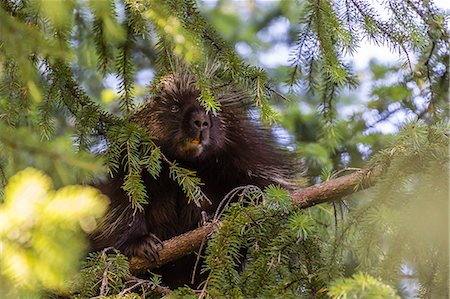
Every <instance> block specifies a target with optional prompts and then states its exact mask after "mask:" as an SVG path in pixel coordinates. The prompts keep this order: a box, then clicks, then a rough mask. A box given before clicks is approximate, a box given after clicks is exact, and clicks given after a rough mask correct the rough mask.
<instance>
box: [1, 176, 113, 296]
mask: <svg viewBox="0 0 450 299" xmlns="http://www.w3.org/2000/svg"><path fill="white" fill-rule="evenodd" d="M4 196H5V199H4V202H3V203H2V204H1V205H0V215H1V218H0V227H1V230H0V247H1V248H2V255H1V256H0V265H1V272H0V278H1V281H2V282H1V283H0V287H1V292H2V294H3V295H4V296H6V298H18V297H20V298H25V297H29V296H39V295H40V294H42V291H43V289H44V288H45V289H47V290H53V291H57V292H67V291H68V284H67V281H68V279H69V278H71V277H73V275H74V274H75V270H76V268H77V266H78V264H79V261H80V258H81V256H82V255H83V254H84V250H85V248H86V247H85V242H84V236H83V234H82V232H83V231H88V232H89V231H92V230H93V229H94V228H95V219H96V218H98V217H100V216H101V215H102V214H103V212H104V211H105V210H106V206H107V200H106V198H105V197H104V196H102V195H101V194H100V193H99V192H98V191H97V190H95V189H94V188H92V187H83V186H66V187H63V188H61V189H59V190H57V191H54V190H52V181H51V179H50V178H49V177H48V176H46V175H45V174H43V173H42V172H40V171H38V170H36V169H32V168H27V169H25V170H23V171H21V172H19V173H17V174H16V175H15V176H13V177H12V178H11V179H10V180H9V183H8V185H7V186H6V189H5V195H4Z"/></svg>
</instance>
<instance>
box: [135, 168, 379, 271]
mask: <svg viewBox="0 0 450 299" xmlns="http://www.w3.org/2000/svg"><path fill="white" fill-rule="evenodd" d="M381 172H382V169H381V167H374V168H372V169H364V170H360V171H357V172H354V173H352V174H349V175H346V176H343V177H339V178H336V179H332V180H329V181H326V182H323V183H321V184H317V185H313V186H311V187H308V188H304V189H296V190H294V191H292V192H291V197H292V201H293V203H294V205H295V206H297V207H298V208H300V209H305V208H308V207H312V206H314V205H317V204H320V203H324V202H331V201H334V200H336V199H339V198H342V197H344V196H347V195H350V194H352V193H355V192H357V191H359V190H363V189H365V188H368V187H370V186H372V185H373V184H374V183H375V181H376V180H377V179H378V178H379V177H380V175H381ZM220 225H221V224H220V222H213V223H209V224H207V225H205V226H202V227H200V228H197V229H195V230H193V231H189V232H187V233H185V234H182V235H179V236H176V237H174V238H172V239H169V240H166V241H164V242H163V246H162V249H161V250H160V251H159V252H158V255H159V259H158V260H157V261H150V260H145V259H142V258H137V257H133V258H131V260H130V270H131V271H132V272H134V273H142V272H144V271H146V270H148V269H153V268H157V267H160V266H162V265H164V264H166V263H169V262H171V261H174V260H176V259H178V258H180V257H183V256H185V255H188V254H190V253H193V252H195V251H197V250H198V249H199V248H200V245H201V244H202V242H203V240H204V239H205V238H208V236H209V235H210V234H212V233H213V232H215V231H216V229H217V228H218V227H219V226H220Z"/></svg>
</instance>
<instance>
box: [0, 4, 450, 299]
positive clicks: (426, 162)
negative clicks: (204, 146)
mask: <svg viewBox="0 0 450 299" xmlns="http://www.w3.org/2000/svg"><path fill="white" fill-rule="evenodd" d="M249 3H250V4H248V5H249V7H250V9H249V10H248V11H249V13H248V14H247V15H243V14H239V13H237V12H236V13H232V11H233V9H236V7H235V4H236V3H233V2H230V1H218V2H217V3H216V4H209V5H206V6H202V5H199V4H198V3H197V2H196V1H193V0H152V1H147V0H121V1H113V0H91V1H75V0H71V1H61V2H53V1H47V0H0V64H1V65H0V211H1V214H0V215H1V218H0V227H1V230H0V250H1V252H2V255H1V256H0V265H1V267H0V291H1V292H2V293H3V292H4V294H5V295H6V297H7V298H16V297H18V296H19V297H26V296H42V294H44V292H47V291H49V292H56V293H71V294H72V296H74V297H79V298H86V297H93V296H97V295H98V296H113V297H117V298H143V297H148V296H155V297H160V296H162V295H166V296H168V297H174V298H178V297H192V298H205V297H206V298H216V297H217V298H223V297H228V298H235V297H236V298H285V297H291V298H299V297H300V298H303V297H305V298H322V297H323V298H327V297H332V298H347V297H352V298H398V297H402V298H408V297H411V296H418V297H420V298H444V297H446V296H448V294H449V290H448V281H449V277H448V259H449V256H448V254H449V244H448V236H449V232H448V197H449V190H448V185H449V184H448V175H449V161H448V157H449V155H448V149H449V140H448V138H449V137H448V132H449V122H448V121H449V119H448V112H449V105H448V87H449V86H448V70H449V65H448V63H449V57H448V55H449V54H448V53H449V51H448V42H449V33H448V24H447V23H446V22H447V19H448V15H446V14H445V13H444V12H442V11H440V10H439V9H438V8H437V7H436V6H435V5H434V4H433V3H432V2H430V1H416V0H396V1H385V2H383V4H382V5H383V7H382V9H384V10H385V12H386V14H387V15H388V16H389V18H388V19H385V18H383V17H382V16H381V15H380V13H379V10H378V8H376V7H373V6H372V5H371V4H370V3H369V2H366V1H362V0H346V1H323V0H322V1H310V0H304V1H298V2H297V1H281V2H270V4H267V5H262V6H264V7H262V6H258V5H256V4H255V5H254V6H252V3H253V2H252V1H249ZM240 5H243V4H242V3H241V4H240ZM199 8H200V9H201V10H199ZM280 19H282V20H284V21H289V24H290V25H289V26H288V30H287V32H286V34H285V36H283V37H278V38H280V39H281V41H280V40H278V41H275V40H270V38H269V39H265V40H264V38H261V36H262V35H264V33H267V31H270V30H271V28H272V26H273V24H274V22H276V21H277V20H280ZM363 41H369V42H372V43H374V44H381V45H387V46H388V47H389V48H390V49H391V50H392V51H397V52H398V53H399V55H400V57H402V61H400V62H399V63H398V64H395V65H383V64H380V63H377V62H375V61H374V62H372V63H371V65H370V71H371V76H372V78H371V81H370V84H371V86H370V88H371V91H370V101H369V102H363V101H361V100H360V99H358V94H357V93H356V92H354V91H353V89H352V88H355V87H357V86H358V85H359V84H360V83H361V82H360V80H358V75H357V73H356V71H355V69H354V65H352V64H351V63H349V62H348V59H347V57H348V55H352V54H353V53H356V52H357V51H360V50H361V49H359V47H360V46H361V44H362V42H363ZM276 43H284V44H286V45H288V46H289V47H291V48H293V49H295V50H294V51H293V53H292V57H291V66H290V67H286V66H281V67H276V68H270V67H269V68H267V70H264V69H263V68H260V67H257V66H254V65H256V64H258V62H259V58H258V56H257V53H259V52H257V51H256V50H255V47H257V46H259V47H261V46H262V47H265V48H268V49H270V48H271V47H272V46H273V45H272V44H276ZM236 45H237V46H236ZM243 45H246V46H247V47H249V53H250V54H249V55H247V57H246V59H243V58H242V57H241V55H239V54H238V53H237V52H236V50H235V48H236V47H237V48H239V46H243ZM175 61H181V62H182V63H183V64H185V65H187V66H188V67H189V68H190V69H191V70H192V72H193V73H194V74H195V75H196V76H197V77H198V83H197V84H198V87H199V88H200V90H201V96H200V97H199V99H198V100H199V101H200V104H201V105H202V106H203V107H204V108H205V109H206V110H207V111H210V112H211V113H215V112H217V111H218V110H220V105H219V104H218V103H217V102H216V101H215V100H214V96H213V94H214V93H213V91H214V86H219V85H231V86H235V87H239V88H242V89H245V90H248V91H249V92H250V93H251V95H252V97H253V98H254V105H255V107H256V108H258V109H259V110H258V111H259V115H260V118H261V121H263V122H268V123H270V124H273V123H275V122H278V124H279V125H282V126H283V127H284V128H285V129H286V130H287V132H289V134H290V136H291V137H292V138H291V139H290V140H289V141H288V142H287V143H288V144H287V145H288V146H289V147H290V148H292V149H293V151H294V152H296V153H297V154H298V155H299V157H301V158H302V159H303V160H304V161H305V164H307V166H308V174H307V176H306V179H307V180H308V181H309V183H320V182H326V181H332V180H333V179H334V178H337V177H339V176H340V175H341V174H342V173H343V172H348V171H354V170H355V169H360V168H363V167H364V168H366V169H369V171H371V170H373V171H375V170H377V171H378V170H380V169H381V174H379V175H377V182H376V184H375V186H374V187H372V188H370V189H369V190H367V191H362V192H358V193H355V194H352V195H350V196H346V197H342V196H335V197H332V199H333V201H332V202H331V203H324V204H321V205H317V206H314V207H309V208H307V209H306V208H305V207H301V206H299V205H298V204H296V203H295V202H293V201H292V200H291V198H290V196H289V194H288V193H287V192H286V191H284V190H282V189H280V188H279V187H277V186H270V187H268V188H267V189H265V190H259V189H256V188H249V187H247V188H243V189H242V190H237V191H236V192H237V193H236V194H238V196H240V197H241V198H242V199H243V200H242V201H240V202H239V203H232V204H230V205H229V206H228V207H227V209H226V211H225V212H224V213H223V215H220V217H219V218H218V219H216V220H220V221H221V222H220V223H221V224H220V228H219V229H218V230H217V231H216V232H215V233H214V235H213V237H212V238H211V239H210V240H209V241H208V243H207V245H205V246H206V258H205V262H204V264H203V265H199V267H202V270H203V271H205V274H206V280H205V281H204V283H203V289H202V290H200V291H196V290H191V289H189V288H180V289H177V290H168V289H167V288H165V287H164V286H162V285H161V283H160V279H159V278H158V277H157V276H154V277H153V279H152V280H142V279H138V278H136V277H134V276H132V273H131V272H130V269H129V265H128V263H127V260H126V258H125V257H124V256H122V255H120V254H119V253H118V252H116V251H114V250H113V249H105V251H103V252H98V253H92V254H91V255H89V257H88V259H87V261H85V266H84V268H83V270H81V271H79V272H78V274H74V272H75V270H77V267H78V261H80V260H81V258H80V256H81V254H82V252H83V249H84V247H85V246H84V245H83V244H84V243H83V238H82V235H83V233H85V232H89V231H91V230H92V229H93V228H94V227H95V225H96V220H95V219H96V218H98V217H99V216H100V215H101V214H102V213H103V211H104V209H105V203H104V201H105V199H104V198H103V196H101V195H100V194H99V193H98V192H97V191H95V190H93V189H92V188H90V187H81V186H71V185H77V184H89V183H91V182H92V180H93V178H95V177H98V176H102V175H105V174H106V172H108V171H109V172H111V173H113V172H114V171H115V170H117V169H118V167H122V157H124V156H126V157H127V158H126V159H125V163H124V164H125V165H123V167H124V171H125V173H126V177H125V181H124V185H123V186H122V188H123V189H124V190H125V191H126V192H127V194H128V196H129V198H130V205H132V206H133V208H134V209H137V210H139V209H142V205H144V204H148V203H149V202H150V203H151V199H149V198H148V196H147V194H146V193H145V186H144V185H143V181H142V179H141V177H140V174H141V172H142V171H144V170H145V171H148V172H149V173H150V174H152V175H153V176H155V177H156V176H158V175H159V172H160V170H161V165H162V163H167V164H168V165H169V167H170V170H171V171H170V175H171V177H172V179H174V180H175V181H176V182H177V183H178V184H180V186H181V187H182V189H183V191H184V192H185V193H186V195H187V196H188V197H189V198H190V199H192V200H194V201H196V202H199V201H201V200H203V196H202V192H201V182H200V181H199V180H198V178H197V177H196V176H195V172H193V171H192V170H191V169H184V168H181V167H179V165H178V164H177V163H176V161H170V160H169V159H167V158H166V157H165V155H164V152H162V151H161V150H160V148H159V147H158V146H156V145H155V143H154V142H153V139H152V138H151V136H148V134H147V132H146V130H145V129H144V128H141V127H139V126H138V125H137V124H135V123H133V122H132V121H131V118H132V116H133V113H135V112H136V111H138V110H139V107H140V104H141V103H143V102H144V101H145V98H146V96H147V95H148V94H149V93H152V92H153V91H154V89H153V88H154V87H155V86H156V85H157V84H158V80H159V79H160V78H161V77H163V76H164V75H166V74H168V73H170V72H171V71H172V69H173V64H174V62H175ZM211 61H213V63H216V64H217V65H220V67H221V68H222V69H223V70H224V71H223V72H221V76H220V77H214V78H210V77H209V76H208V75H207V74H205V72H204V70H205V67H206V65H207V64H208V63H211ZM146 73H147V74H148V73H152V74H153V75H154V76H153V79H152V85H151V86H150V88H148V87H145V86H143V84H142V82H140V81H142V80H140V79H139V78H140V76H142V75H143V74H146ZM392 78H394V79H392ZM111 82H114V84H116V86H111ZM149 83H150V82H145V83H144V85H145V84H149ZM286 98H287V99H289V100H288V101H286ZM355 102H357V103H359V104H361V105H364V109H361V110H357V111H355V112H354V113H352V114H351V115H350V116H345V115H343V114H342V113H340V111H339V108H340V107H346V106H350V104H352V103H355ZM300 107H301V108H302V109H300ZM317 108H318V109H317ZM308 111H313V112H311V113H309V112H308ZM316 111H317V112H316ZM397 112H401V113H403V114H405V115H408V116H409V117H410V118H412V119H411V120H409V121H408V122H407V123H406V124H403V126H402V128H401V130H398V131H397V132H396V133H394V134H380V133H379V132H377V131H376V128H377V126H378V125H379V124H380V123H383V122H387V121H389V120H391V119H392V117H393V115H395V113H397ZM369 114H370V115H372V117H368V115H369ZM283 132H284V131H283ZM29 167H33V168H35V169H30V168H29ZM24 169H26V170H24ZM43 173H45V174H43ZM52 182H53V183H52ZM52 184H53V185H54V188H55V189H57V191H53V190H52V189H53V187H52ZM361 184H362V181H361ZM299 186H300V182H299ZM299 188H300V187H299ZM355 191H356V190H355ZM338 195H339V194H338ZM336 197H338V198H336ZM329 201H331V198H330V200H329ZM243 249H245V250H246V251H247V254H246V257H245V259H246V262H245V267H244V268H243V269H242V271H238V268H239V265H240V263H241V262H242V257H241V254H242V252H243ZM55 257H56V258H55ZM69 281H72V282H69ZM75 282H76V283H75Z"/></svg>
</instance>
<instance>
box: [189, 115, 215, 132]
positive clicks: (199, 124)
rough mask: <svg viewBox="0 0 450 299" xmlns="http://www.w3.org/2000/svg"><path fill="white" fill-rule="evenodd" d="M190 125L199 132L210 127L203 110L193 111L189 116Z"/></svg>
mask: <svg viewBox="0 0 450 299" xmlns="http://www.w3.org/2000/svg"><path fill="white" fill-rule="evenodd" d="M191 117H192V118H191V126H192V128H194V129H197V130H199V131H200V132H201V131H203V130H205V129H208V128H209V127H210V121H209V117H208V115H206V113H204V112H203V111H195V112H193V113H192V116H191Z"/></svg>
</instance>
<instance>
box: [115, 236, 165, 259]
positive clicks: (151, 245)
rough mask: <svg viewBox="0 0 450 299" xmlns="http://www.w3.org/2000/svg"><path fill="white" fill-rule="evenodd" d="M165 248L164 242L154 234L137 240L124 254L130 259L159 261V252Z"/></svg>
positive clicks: (128, 245) (126, 248) (129, 245)
mask: <svg viewBox="0 0 450 299" xmlns="http://www.w3.org/2000/svg"><path fill="white" fill-rule="evenodd" d="M162 247H163V243H162V241H161V240H160V239H159V238H158V237H157V236H155V235H154V234H149V235H148V236H145V237H142V238H140V239H139V240H135V241H134V242H133V243H132V244H127V246H125V250H124V254H125V255H126V256H128V257H132V256H135V257H141V258H144V259H146V260H149V261H157V260H158V259H159V254H158V251H159V250H160V249H161V248H162Z"/></svg>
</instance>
